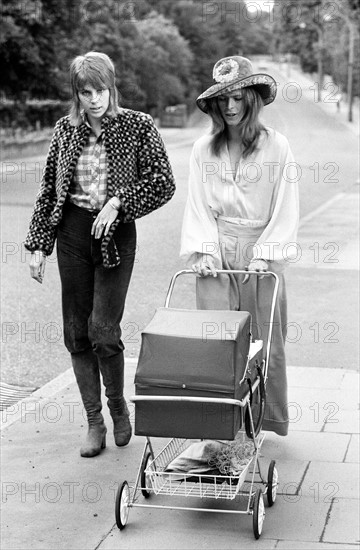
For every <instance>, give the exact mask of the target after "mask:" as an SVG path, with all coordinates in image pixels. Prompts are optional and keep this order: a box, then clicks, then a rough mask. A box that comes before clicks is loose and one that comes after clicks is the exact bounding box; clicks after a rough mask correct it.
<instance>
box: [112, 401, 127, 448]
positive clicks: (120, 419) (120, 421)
mask: <svg viewBox="0 0 360 550" xmlns="http://www.w3.org/2000/svg"><path fill="white" fill-rule="evenodd" d="M114 405H115V404H114V403H111V407H112V408H111V409H110V414H111V418H112V419H113V422H114V440H115V444H116V445H117V446H118V447H125V445H127V444H128V443H129V441H130V439H131V434H132V428H131V424H130V419H129V410H128V408H127V406H126V401H125V399H124V398H122V399H121V400H119V403H117V404H116V405H117V406H114ZM109 407H110V405H109Z"/></svg>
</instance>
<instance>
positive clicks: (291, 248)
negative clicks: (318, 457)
mask: <svg viewBox="0 0 360 550" xmlns="http://www.w3.org/2000/svg"><path fill="white" fill-rule="evenodd" d="M213 78H214V80H215V84H214V85H213V86H211V87H210V88H209V89H208V90H206V91H205V92H204V93H203V94H201V95H200V96H199V97H198V99H197V105H198V107H199V108H200V109H201V110H202V111H204V112H205V113H207V114H208V115H209V116H210V117H211V119H212V131H211V133H210V134H207V135H205V136H203V137H201V138H200V139H199V140H197V141H196V142H195V144H194V147H193V151H192V155H191V160H190V177H189V194H188V200H187V204H186V208H185V213H184V220H183V228H182V242H181V256H182V258H183V259H184V260H185V261H186V263H187V264H188V265H189V266H191V267H192V269H193V270H194V271H195V272H196V273H198V274H199V275H200V278H199V279H198V280H197V305H198V307H199V308H200V309H233V310H240V309H241V310H245V311H250V312H251V314H252V321H253V333H254V337H255V338H261V339H262V340H264V341H266V339H267V332H268V321H269V307H270V300H271V298H272V288H273V280H272V278H270V277H261V276H259V277H255V276H251V277H249V276H245V277H244V276H243V275H242V276H240V275H238V276H237V275H218V274H217V273H216V269H242V270H244V269H248V270H250V271H253V270H255V271H267V270H269V271H273V272H275V273H277V274H278V276H279V278H280V287H279V294H278V299H277V304H276V311H275V317H274V326H273V335H272V345H271V356H270V361H269V369H270V370H269V378H268V383H267V406H266V411H265V418H264V421H263V429H265V430H271V431H274V432H276V433H278V434H279V435H286V434H287V431H288V413H287V383H286V363H285V351H284V344H285V339H286V329H287V302H286V292H285V281H284V276H283V271H284V268H285V267H286V266H287V265H288V264H289V262H292V261H296V258H297V255H298V247H297V244H296V235H297V227H298V219H299V207H298V172H297V165H296V163H295V162H294V159H293V156H292V153H291V150H290V147H289V144H288V141H287V139H286V138H285V137H284V136H283V135H281V134H280V133H279V132H277V131H275V130H273V129H272V128H269V127H265V126H263V124H262V123H261V122H260V120H259V114H260V111H261V109H262V107H263V106H264V105H268V104H269V103H271V102H272V101H274V99H275V96H276V82H275V81H274V79H273V78H272V77H271V76H270V75H267V74H254V72H253V69H252V65H251V63H250V61H249V60H248V59H246V58H244V57H240V56H231V57H226V58H224V59H220V60H219V61H218V62H217V63H216V64H215V66H214V70H213ZM209 275H210V276H209Z"/></svg>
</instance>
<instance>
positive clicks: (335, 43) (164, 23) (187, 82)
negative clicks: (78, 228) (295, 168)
mask: <svg viewBox="0 0 360 550" xmlns="http://www.w3.org/2000/svg"><path fill="white" fill-rule="evenodd" d="M250 4H252V7H253V8H254V5H255V7H256V6H257V5H258V6H260V4H257V3H256V2H250ZM249 8H250V5H249ZM294 10H295V11H294ZM331 10H332V11H331ZM358 18H359V0H336V1H334V2H325V1H324V0H299V1H298V2H296V3H294V2H291V1H290V0H289V1H287V0H285V1H282V2H275V7H274V11H273V12H269V11H263V12H262V11H261V10H260V9H259V10H255V12H254V10H253V11H251V10H250V9H248V8H247V7H246V1H245V0H232V1H230V2H226V1H221V2H213V1H209V0H134V1H128V0H2V4H1V18H0V31H1V32H0V96H1V97H2V100H3V101H2V108H4V105H5V104H6V100H16V101H19V100H20V101H23V102H24V100H27V101H28V102H29V101H30V100H31V99H33V100H34V99H35V100H37V101H38V102H40V100H44V99H47V100H49V99H51V100H57V101H58V100H63V101H66V100H68V99H69V91H70V90H69V83H68V67H69V63H70V61H71V59H72V58H73V57H74V56H76V55H79V54H81V53H85V52H86V51H89V50H97V51H103V52H105V53H107V54H108V55H110V57H111V58H112V59H113V61H114V63H115V65H116V69H117V76H118V82H117V84H118V88H119V90H120V93H121V97H122V104H123V105H125V106H129V107H132V108H138V109H143V110H145V111H147V112H150V113H151V114H153V115H154V116H157V114H158V113H159V112H161V111H162V109H163V108H164V107H165V106H166V105H174V104H177V103H185V104H188V105H193V104H194V98H195V97H196V95H197V94H198V93H199V92H201V91H202V90H203V89H204V88H205V87H206V86H207V85H209V84H210V83H211V71H212V66H213V63H214V62H215V61H216V60H217V59H219V58H220V57H223V56H226V55H231V54H242V55H245V56H249V57H250V58H251V57H252V56H253V55H255V54H261V55H265V54H270V53H272V54H276V53H292V54H296V55H297V56H299V59H300V61H301V65H302V67H303V68H304V70H306V71H316V68H317V63H318V59H319V51H320V50H321V53H322V56H321V61H322V63H323V65H324V69H325V71H326V72H327V73H329V74H332V75H333V76H334V78H335V80H336V81H337V82H338V83H339V84H340V85H341V87H342V88H343V89H345V88H346V81H347V71H348V68H347V65H348V48H349V28H350V26H351V25H353V24H355V25H356V22H357V20H358ZM319 36H321V40H320V39H319ZM356 36H357V35H356ZM356 41H358V37H356ZM357 45H358V42H357ZM319 48H320V50H319ZM355 52H356V56H358V48H357V47H355ZM356 61H358V59H355V62H356ZM358 88H359V83H358V76H357V77H356V87H355V93H357V94H358V93H359V90H358ZM39 104H40V103H39Z"/></svg>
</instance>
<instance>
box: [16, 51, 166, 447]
mask: <svg viewBox="0 0 360 550" xmlns="http://www.w3.org/2000/svg"><path fill="white" fill-rule="evenodd" d="M70 78H71V85H72V92H73V98H72V106H71V111H70V114H69V116H65V117H63V118H61V119H60V120H59V121H58V122H57V124H56V126H55V129H54V134H53V137H52V140H51V144H50V149H49V153H48V156H47V160H46V165H45V169H44V173H43V178H42V182H41V185H40V189H39V192H38V195H37V198H36V202H35V207H34V212H33V215H32V218H31V222H30V228H29V231H28V234H27V237H26V241H25V247H26V248H27V249H28V250H30V251H31V252H32V255H31V261H30V272H31V277H33V278H34V279H35V280H36V281H38V282H40V283H42V281H43V276H44V268H45V261H46V257H47V256H49V255H50V254H51V252H52V250H53V247H54V244H55V240H56V241H57V258H58V265H59V272H60V279H61V286H62V309H63V323H64V340H65V345H66V347H67V349H68V350H69V352H70V354H71V360H72V365H73V368H74V372H75V376H76V380H77V384H78V386H79V390H80V394H81V397H82V401H83V404H84V407H85V410H86V413H87V419H88V424H89V428H88V433H87V437H86V441H85V443H84V445H83V446H82V448H81V449H80V454H81V456H84V457H91V456H95V455H97V454H99V453H100V452H101V450H102V449H103V448H104V447H105V444H106V442H105V436H106V426H105V424H104V419H103V416H102V414H101V409H102V403H101V385H100V373H101V375H102V379H103V382H104V385H105V394H106V397H107V399H108V406H109V409H110V414H111V417H112V419H113V423H114V437H115V443H116V445H118V446H124V445H127V443H128V442H129V440H130V438H131V424H130V421H129V411H128V409H127V406H126V401H125V399H124V396H123V385H124V356H123V350H124V345H123V343H122V341H121V329H120V321H121V319H122V315H123V311H124V304H125V298H126V293H127V290H128V286H129V282H130V278H131V273H132V268H133V264H134V258H135V248H136V228H135V219H137V218H140V217H142V216H145V215H146V214H149V213H150V212H152V211H153V210H155V209H157V208H159V207H161V206H162V205H164V204H165V203H166V202H167V201H169V200H170V199H171V197H172V195H173V194H174V191H175V183H174V178H173V174H172V171H171V167H170V164H169V160H168V157H167V154H166V151H165V148H164V144H163V142H162V139H161V137H160V135H159V133H158V131H157V129H156V128H155V126H154V123H153V120H152V118H151V117H150V116H149V115H147V114H144V113H141V112H137V111H132V110H128V109H122V108H119V107H118V102H117V100H118V95H117V90H116V87H115V71H114V65H113V63H112V61H111V60H110V58H109V57H108V56H107V55H105V54H103V53H99V52H89V53H87V54H86V55H84V56H78V57H76V58H75V59H74V60H73V62H72V64H71V67H70Z"/></svg>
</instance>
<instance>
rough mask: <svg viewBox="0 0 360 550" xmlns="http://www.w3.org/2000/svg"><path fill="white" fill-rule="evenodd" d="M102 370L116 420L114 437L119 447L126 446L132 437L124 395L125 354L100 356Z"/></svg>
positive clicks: (112, 416) (110, 406)
mask: <svg viewBox="0 0 360 550" xmlns="http://www.w3.org/2000/svg"><path fill="white" fill-rule="evenodd" d="M99 365H100V371H101V374H102V377H103V381H104V385H105V395H106V397H107V398H108V407H109V410H110V415H111V418H112V419H113V422H114V438H115V443H116V445H117V446H118V447H124V446H125V445H127V444H128V443H129V441H130V439H131V433H132V429H131V424H130V420H129V410H128V408H127V405H126V401H125V399H124V397H123V390H124V355H123V353H122V352H121V353H119V354H117V355H113V356H111V357H100V358H99Z"/></svg>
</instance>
